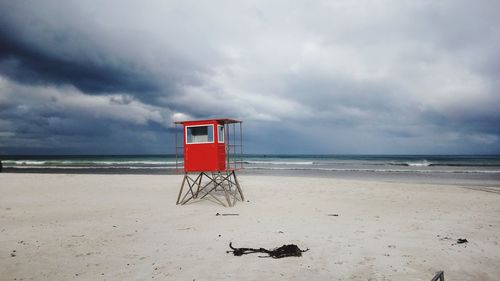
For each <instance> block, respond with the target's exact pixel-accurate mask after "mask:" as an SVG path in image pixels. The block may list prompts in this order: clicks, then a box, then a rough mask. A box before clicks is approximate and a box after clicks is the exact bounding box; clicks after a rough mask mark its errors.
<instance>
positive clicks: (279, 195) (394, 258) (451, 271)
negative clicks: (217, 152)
mask: <svg viewBox="0 0 500 281" xmlns="http://www.w3.org/2000/svg"><path fill="white" fill-rule="evenodd" d="M181 180H182V177H181V176H176V175H170V176H169V175H166V176H164V175H159V176H155V175H71V174H5V173H4V174H0V194H1V196H0V280H2V281H3V280H152V279H160V280H430V279H431V278H432V276H433V275H434V273H435V272H436V271H438V270H444V271H445V277H446V280H453V281H457V280H500V267H498V264H500V245H499V242H500V239H499V235H500V194H498V193H494V192H487V191H488V190H489V189H488V190H486V191H484V190H483V191H481V190H478V189H474V188H472V189H470V188H464V187H458V186H444V185H423V184H408V183H387V182H374V181H371V182H369V181H354V180H338V179H335V178H320V179H315V178H308V177H276V176H256V175H242V176H240V182H241V184H242V187H243V191H244V193H245V196H246V197H247V198H246V199H248V200H249V202H243V203H242V202H238V203H237V204H236V206H235V207H233V208H224V207H222V206H219V205H217V204H214V203H212V202H208V201H204V202H200V203H195V204H189V205H186V206H176V205H175V201H176V199H177V193H178V190H179V186H180V183H181ZM216 213H237V214H239V215H238V216H216ZM329 214H338V216H329ZM458 238H466V239H467V240H468V241H469V243H466V244H460V245H453V244H455V242H456V240H457V239H458ZM231 241H232V242H233V245H234V246H237V247H252V248H258V247H264V248H274V247H278V246H281V245H283V244H289V243H294V244H297V245H298V246H299V247H300V248H302V249H305V248H309V249H310V250H309V251H308V252H306V253H304V254H303V256H302V257H289V258H283V259H271V258H259V257H258V256H259V254H252V255H246V256H242V257H235V256H233V255H232V254H227V253H226V251H227V250H228V249H229V248H228V244H229V242H231Z"/></svg>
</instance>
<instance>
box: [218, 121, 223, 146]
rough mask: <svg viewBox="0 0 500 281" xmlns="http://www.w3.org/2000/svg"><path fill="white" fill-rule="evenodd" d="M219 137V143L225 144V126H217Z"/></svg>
mask: <svg viewBox="0 0 500 281" xmlns="http://www.w3.org/2000/svg"><path fill="white" fill-rule="evenodd" d="M217 136H218V138H219V143H224V126H222V125H217Z"/></svg>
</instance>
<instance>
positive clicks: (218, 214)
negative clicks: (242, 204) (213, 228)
mask: <svg viewBox="0 0 500 281" xmlns="http://www.w3.org/2000/svg"><path fill="white" fill-rule="evenodd" d="M215 215H216V216H239V215H240V214H220V213H217V214H215Z"/></svg>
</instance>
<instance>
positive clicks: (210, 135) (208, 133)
mask: <svg viewBox="0 0 500 281" xmlns="http://www.w3.org/2000/svg"><path fill="white" fill-rule="evenodd" d="M207 142H208V143H210V142H214V125H201V126H188V127H186V143H207Z"/></svg>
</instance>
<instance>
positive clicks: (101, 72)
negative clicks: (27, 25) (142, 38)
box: [0, 25, 159, 93]
mask: <svg viewBox="0 0 500 281" xmlns="http://www.w3.org/2000/svg"><path fill="white" fill-rule="evenodd" d="M14 33H15V30H6V28H5V25H4V26H3V27H0V73H2V74H4V75H5V76H7V77H9V78H10V79H12V80H15V81H18V82H21V83H29V84H46V83H49V84H56V85H62V84H71V85H74V86H75V87H77V88H79V89H80V90H82V91H84V92H87V93H100V92H120V91H122V92H154V91H158V90H159V86H158V84H157V83H156V82H155V81H154V80H153V79H151V77H149V76H148V75H147V73H143V72H141V71H140V70H139V69H137V66H135V65H133V64H131V63H130V64H126V63H123V64H117V65H112V64H110V63H108V62H106V61H90V60H81V59H77V58H75V57H71V56H69V57H68V56H60V55H57V54H54V53H49V52H46V50H44V49H43V48H37V46H33V45H29V44H27V43H25V42H23V38H16V36H15V34H14ZM61 36H62V37H64V36H71V35H69V34H68V35H64V34H63V35H61Z"/></svg>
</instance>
